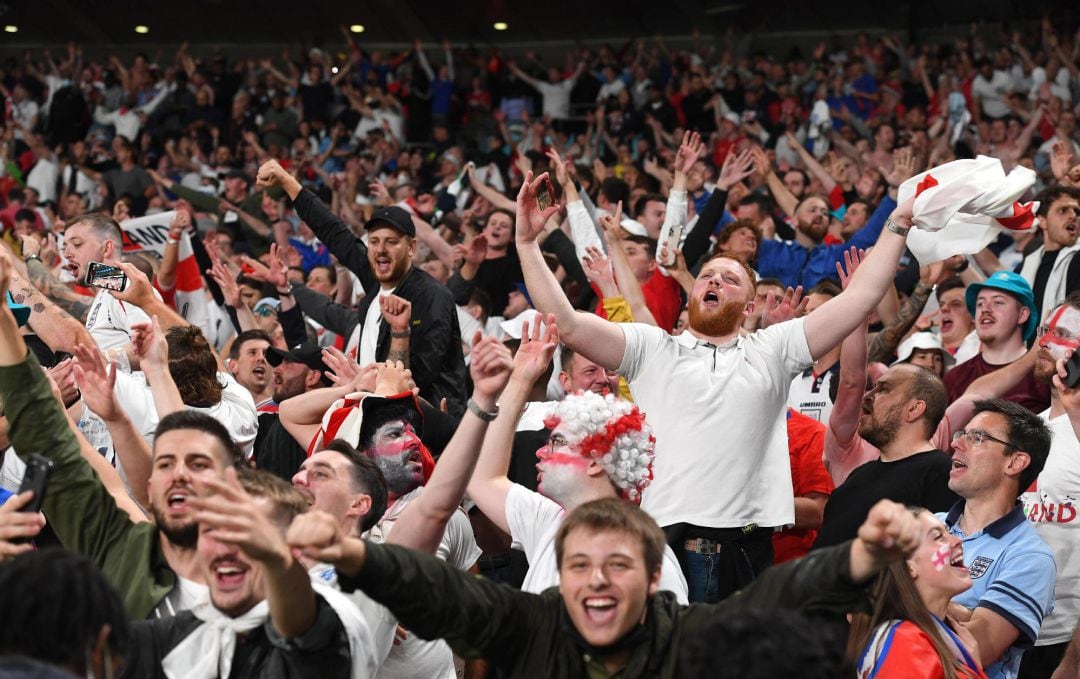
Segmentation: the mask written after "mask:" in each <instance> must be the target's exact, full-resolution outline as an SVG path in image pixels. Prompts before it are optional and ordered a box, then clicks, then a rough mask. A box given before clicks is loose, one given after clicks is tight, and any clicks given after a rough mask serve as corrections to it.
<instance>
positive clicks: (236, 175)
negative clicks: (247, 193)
mask: <svg viewBox="0 0 1080 679" xmlns="http://www.w3.org/2000/svg"><path fill="white" fill-rule="evenodd" d="M225 179H243V180H244V181H245V182H247V185H248V186H251V177H249V176H248V175H247V173H246V172H244V171H243V170H229V172H228V173H227V174H226V175H225Z"/></svg>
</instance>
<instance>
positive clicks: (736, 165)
mask: <svg viewBox="0 0 1080 679" xmlns="http://www.w3.org/2000/svg"><path fill="white" fill-rule="evenodd" d="M766 160H768V159H767V158H766ZM755 169H756V165H755V163H754V155H753V152H752V151H751V150H750V149H746V150H745V151H743V152H742V153H740V154H739V155H738V156H736V155H735V154H734V153H729V154H727V158H724V164H723V165H722V166H721V167H720V176H719V178H718V179H717V180H716V186H717V187H718V188H720V190H721V191H727V190H729V189H730V188H731V187H732V186H735V185H736V184H738V183H739V182H741V181H742V180H744V179H746V178H747V177H749V176H750V175H752V174H753V173H754V170H755ZM765 169H766V170H767V169H768V167H767V166H766V168H765Z"/></svg>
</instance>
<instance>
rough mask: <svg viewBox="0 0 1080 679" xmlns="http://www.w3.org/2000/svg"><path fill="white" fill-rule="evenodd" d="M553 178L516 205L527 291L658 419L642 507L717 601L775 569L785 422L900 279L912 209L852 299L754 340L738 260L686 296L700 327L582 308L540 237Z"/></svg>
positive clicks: (784, 482) (894, 220)
mask: <svg viewBox="0 0 1080 679" xmlns="http://www.w3.org/2000/svg"><path fill="white" fill-rule="evenodd" d="M546 180H547V177H546V176H543V175H542V176H540V177H538V178H534V177H533V176H532V175H531V173H530V174H529V175H528V176H527V179H526V182H525V183H524V184H523V186H522V189H521V192H520V193H519V194H518V199H517V248H518V255H519V257H520V258H521V267H522V271H523V273H524V274H525V282H526V284H527V285H528V288H529V293H530V294H531V296H532V299H533V302H534V304H535V305H536V308H537V309H538V310H539V311H541V312H542V313H550V314H554V315H555V320H556V322H557V323H558V327H559V330H560V333H561V335H562V338H563V341H564V343H565V344H566V345H567V346H569V347H571V348H573V349H574V350H575V351H577V352H579V353H580V354H581V355H582V356H584V357H586V358H588V359H589V360H591V361H593V362H595V363H598V364H599V365H601V366H604V367H605V368H608V369H612V370H618V372H619V373H620V374H621V375H622V376H623V377H625V378H626V380H627V382H628V383H629V385H630V390H631V392H632V394H633V396H634V400H635V402H636V403H637V404H638V405H639V406H641V408H642V410H644V411H645V412H648V413H649V417H650V420H651V422H652V425H653V428H654V431H655V435H656V459H655V464H654V479H653V482H652V484H651V485H650V486H649V487H648V488H646V489H645V492H644V496H643V501H642V508H643V509H645V510H646V511H648V512H649V513H650V514H652V516H653V517H654V518H655V519H656V521H657V523H659V524H660V525H661V526H664V527H665V530H666V532H667V534H668V539H669V542H670V543H671V544H672V546H673V548H674V549H675V552H676V554H677V555H678V556H680V558H687V561H686V562H684V568H687V566H691V567H690V568H688V571H689V573H688V578H687V580H688V584H689V587H690V600H691V601H698V600H705V601H715V600H718V599H721V598H723V597H724V596H726V595H727V594H728V593H730V592H732V591H735V590H736V589H738V588H739V587H740V586H742V585H744V584H746V583H747V582H748V581H750V580H752V579H753V578H754V577H755V576H756V575H757V573H758V572H759V571H760V570H762V569H764V568H765V567H766V566H767V565H768V564H769V563H770V562H771V559H772V543H771V533H772V530H773V529H774V528H775V527H779V526H784V525H788V524H792V523H794V520H795V516H794V502H793V500H792V498H793V497H794V495H793V492H792V485H791V470H790V464H789V459H788V449H787V432H786V429H785V420H784V412H785V407H786V403H787V396H788V389H789V387H790V385H791V380H792V378H794V377H795V375H797V374H798V373H799V372H801V371H802V370H804V369H805V368H806V367H807V366H808V365H810V363H811V362H812V361H813V360H814V359H815V358H818V357H820V356H822V355H824V354H825V353H826V352H828V351H829V350H830V349H832V348H833V347H834V346H836V345H837V344H839V343H840V342H841V340H842V339H843V338H844V337H846V336H847V335H848V334H849V333H850V332H851V331H852V330H854V329H855V327H856V326H857V325H858V324H859V323H861V322H862V320H863V319H864V318H865V317H866V315H867V314H868V313H869V312H870V310H871V309H873V308H874V306H875V305H876V304H877V302H878V301H879V300H880V299H881V297H882V296H883V295H884V292H885V289H886V287H887V286H889V285H891V284H892V276H893V272H894V271H895V270H896V264H897V262H898V261H899V258H900V255H901V253H902V252H903V250H904V244H905V241H906V236H907V231H908V229H909V228H910V226H911V219H910V218H911V205H910V203H908V204H905V205H902V206H899V207H897V208H896V209H895V210H894V211H893V214H892V216H891V218H890V221H889V222H888V223H887V225H886V226H887V227H888V228H887V229H886V230H884V231H883V232H882V235H881V237H880V238H879V240H878V244H877V246H876V247H875V248H874V249H873V251H872V252H871V253H870V254H869V255H868V256H867V260H866V265H865V266H860V267H859V268H858V270H857V271H855V273H854V280H853V281H852V284H850V285H849V286H848V288H847V289H846V290H845V291H844V292H843V293H842V294H840V295H838V296H837V297H836V298H835V299H832V300H829V301H828V302H826V303H825V304H823V305H822V306H821V308H819V309H818V310H817V311H815V312H814V313H813V314H811V315H809V316H807V317H805V318H801V319H796V320H794V321H791V322H787V323H778V324H776V325H772V326H770V327H768V328H766V329H765V330H762V331H758V332H756V333H753V334H751V335H748V336H741V335H740V333H739V326H740V325H741V323H742V320H743V318H744V317H745V316H747V315H749V314H751V313H752V312H753V310H754V292H755V290H754V274H753V272H752V271H751V270H750V269H749V268H748V267H747V266H746V265H745V264H744V263H743V262H742V261H741V260H738V259H733V258H731V257H729V256H725V255H719V256H717V257H714V258H713V259H711V260H709V261H708V262H706V264H705V265H704V266H703V267H702V269H701V272H700V273H699V275H698V277H697V280H696V281H695V283H694V288H693V290H692V291H691V293H690V295H689V297H690V301H689V312H690V328H689V329H688V330H687V331H685V332H683V333H682V334H680V335H678V336H676V337H672V336H671V335H668V334H667V333H666V332H664V331H662V330H660V329H658V328H655V327H651V326H645V325H641V324H637V323H618V324H616V323H609V322H608V321H605V320H603V319H601V318H599V317H597V316H595V315H593V314H589V313H582V312H576V311H574V309H573V307H572V306H571V305H570V302H569V301H568V300H567V299H566V296H565V295H564V294H563V292H562V289H561V288H560V287H559V284H558V282H557V281H556V280H555V277H554V276H553V275H552V274H551V272H550V270H549V269H548V268H547V265H546V264H545V262H544V259H543V256H542V254H541V252H540V248H539V245H538V244H537V242H536V237H537V236H538V235H539V233H540V232H541V231H542V230H543V228H544V224H545V223H546V222H547V219H548V218H549V217H550V216H551V215H552V214H554V212H555V211H556V210H557V209H558V206H552V207H549V208H548V209H546V210H543V211H541V210H539V208H538V207H537V204H536V189H537V187H538V186H539V185H540V183H541V182H544V181H546ZM788 301H790V300H788ZM698 557H706V558H704V559H699V558H698ZM706 562H708V563H706ZM695 575H697V576H698V577H695Z"/></svg>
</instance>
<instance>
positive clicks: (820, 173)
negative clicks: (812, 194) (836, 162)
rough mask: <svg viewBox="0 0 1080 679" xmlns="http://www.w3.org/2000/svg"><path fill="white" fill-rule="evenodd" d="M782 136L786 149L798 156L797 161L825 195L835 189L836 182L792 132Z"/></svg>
mask: <svg viewBox="0 0 1080 679" xmlns="http://www.w3.org/2000/svg"><path fill="white" fill-rule="evenodd" d="M784 136H785V138H786V139H787V145H788V148H789V149H791V150H792V151H794V152H795V153H797V154H798V155H799V159H800V160H801V161H802V162H803V165H805V166H806V171H807V172H809V173H810V174H812V175H814V177H816V178H817V180H818V181H819V182H821V188H822V189H824V190H825V193H830V192H832V190H833V189H834V188H836V180H835V179H833V177H832V175H831V174H829V171H828V170H826V169H825V166H824V165H822V164H821V163H819V162H818V159H817V158H815V157H814V154H812V153H810V152H809V151H807V150H806V147H804V146H803V145H802V144H800V143H799V138H798V137H796V136H795V133H794V132H787V133H786V134H785V135H784Z"/></svg>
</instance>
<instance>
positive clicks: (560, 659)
mask: <svg viewBox="0 0 1080 679" xmlns="http://www.w3.org/2000/svg"><path fill="white" fill-rule="evenodd" d="M850 553H851V543H845V544H843V545H838V546H836V547H830V548H828V549H823V550H821V551H820V552H816V553H814V554H812V555H811V556H808V557H805V558H802V559H799V560H797V561H790V562H788V563H785V564H781V565H779V566H773V567H772V568H769V569H767V570H766V571H765V572H763V573H762V574H761V576H760V577H759V578H758V579H757V580H756V581H754V583H753V584H751V585H749V586H748V587H746V588H745V589H743V590H741V591H739V592H737V593H736V594H734V595H732V596H730V597H728V598H727V599H725V600H724V601H722V602H720V603H718V604H691V605H689V606H684V605H681V604H679V603H678V602H676V601H675V596H674V595H673V594H671V593H670V592H660V593H658V594H657V595H656V596H654V597H653V598H652V600H651V601H650V602H649V604H648V606H649V608H648V613H647V615H646V618H645V622H644V628H639V629H638V630H637V631H636V632H631V634H632V635H633V636H634V637H635V638H636V639H637V643H636V644H635V645H634V646H633V650H632V651H631V654H630V658H629V660H628V661H627V663H626V665H625V666H624V668H623V669H622V670H621V672H620V673H619V674H618V675H617V676H619V677H621V678H623V679H632V678H635V677H656V678H659V679H667V678H671V679H674V678H675V677H684V676H687V673H686V672H685V671H682V670H681V669H680V667H679V649H680V647H681V646H682V644H683V643H684V641H685V640H686V639H688V638H690V637H692V636H694V635H696V634H700V633H701V630H702V629H704V627H705V625H706V624H707V623H708V622H709V621H710V620H711V619H712V618H713V617H714V616H718V615H728V616H730V615H738V614H739V613H741V612H743V611H749V610H760V609H770V608H790V609H799V610H802V611H804V612H807V613H814V614H823V615H825V616H827V617H835V618H837V619H842V616H843V615H844V614H845V613H847V612H849V611H854V610H865V608H864V605H865V593H864V590H863V587H862V586H861V585H857V584H855V583H853V582H852V581H851V577H850V563H851V557H850ZM338 582H339V584H340V585H341V588H342V590H343V591H346V592H351V591H354V590H356V589H361V590H363V591H364V592H365V593H366V594H367V595H369V596H370V597H371V598H372V599H374V600H375V601H377V602H378V603H380V604H382V605H384V606H386V607H387V608H389V609H390V611H391V612H392V613H393V614H394V615H395V616H397V618H398V620H399V621H400V622H401V624H402V625H403V626H405V627H406V628H408V629H409V630H410V631H412V632H414V633H416V634H417V635H418V636H419V637H421V638H423V639H434V638H443V639H446V640H447V641H448V642H449V643H450V645H451V646H452V647H453V648H454V650H455V652H457V653H458V654H459V655H462V656H463V657H475V656H480V657H483V658H486V659H487V660H488V661H489V662H491V663H492V664H494V665H495V666H497V667H499V668H501V669H503V670H504V672H505V675H506V676H509V677H544V678H546V679H557V678H559V677H567V678H568V679H569V678H570V677H575V678H577V677H605V676H610V675H609V674H608V673H607V672H606V670H604V669H603V666H602V665H601V664H600V662H599V661H598V659H597V658H596V657H595V656H594V654H593V652H592V651H591V650H590V649H588V648H587V647H584V646H583V645H582V642H581V641H579V640H575V639H574V636H575V635H573V634H571V633H570V630H571V629H572V627H571V626H570V623H569V621H568V619H567V617H566V615H567V614H566V612H565V610H564V607H563V600H562V597H561V596H560V594H559V590H558V588H557V587H552V588H550V589H547V590H545V591H544V592H543V593H542V594H530V593H527V592H520V591H517V590H514V589H511V588H509V587H507V586H505V585H502V584H499V583H495V582H492V581H489V580H486V579H484V578H481V577H477V576H473V575H470V574H469V573H464V572H462V571H459V570H457V569H455V568H452V567H450V566H448V565H446V563H445V562H443V561H440V560H439V559H437V558H435V557H433V556H430V555H428V554H421V553H420V552H415V551H412V550H408V549H405V548H403V547H398V546H395V545H376V544H373V543H371V542H368V543H367V550H366V556H365V558H364V568H363V571H362V572H361V573H360V574H359V575H357V576H355V577H349V576H347V575H344V574H342V573H338ZM568 628H569V629H568ZM721 660H722V659H721ZM732 676H734V675H732Z"/></svg>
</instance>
